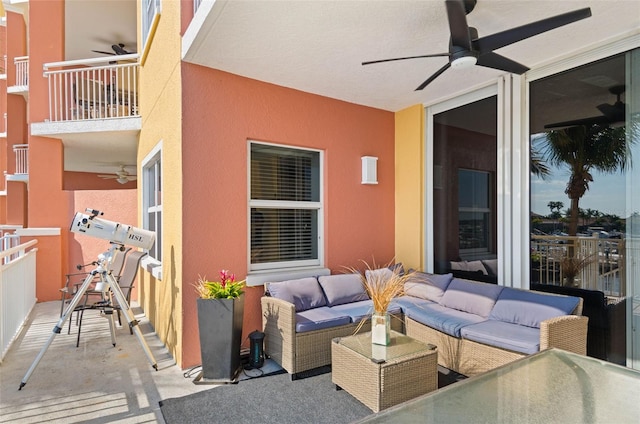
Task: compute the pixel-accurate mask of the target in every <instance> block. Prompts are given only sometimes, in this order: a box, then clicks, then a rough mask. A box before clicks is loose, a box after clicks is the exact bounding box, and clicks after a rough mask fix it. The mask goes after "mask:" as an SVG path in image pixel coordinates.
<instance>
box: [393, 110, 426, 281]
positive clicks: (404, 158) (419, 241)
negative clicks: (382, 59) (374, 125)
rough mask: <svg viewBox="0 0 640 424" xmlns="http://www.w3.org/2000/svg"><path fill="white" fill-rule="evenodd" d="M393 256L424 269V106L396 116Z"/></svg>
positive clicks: (407, 264) (416, 267)
mask: <svg viewBox="0 0 640 424" xmlns="http://www.w3.org/2000/svg"><path fill="white" fill-rule="evenodd" d="M395 161H396V162H395V181H396V187H395V191H396V199H395V203H396V215H395V217H396V218H395V220H396V221H395V230H396V233H395V252H396V253H395V254H396V261H397V262H402V263H403V264H404V265H405V267H411V268H415V269H419V270H423V269H424V265H425V264H424V263H423V260H424V254H423V252H424V240H423V239H424V231H423V222H424V219H423V216H424V187H423V185H424V107H423V106H422V105H415V106H411V107H408V108H406V109H403V110H401V111H399V112H396V114H395Z"/></svg>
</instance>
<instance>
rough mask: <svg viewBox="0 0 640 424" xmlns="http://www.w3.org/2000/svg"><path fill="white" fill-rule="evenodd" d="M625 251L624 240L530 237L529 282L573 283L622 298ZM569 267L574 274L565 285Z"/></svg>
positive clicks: (624, 275)
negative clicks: (572, 268) (530, 260)
mask: <svg viewBox="0 0 640 424" xmlns="http://www.w3.org/2000/svg"><path fill="white" fill-rule="evenodd" d="M625 249H626V243H625V240H624V239H605V238H598V237H597V236H595V237H569V236H567V237H562V236H537V235H536V236H532V238H531V259H532V262H531V279H532V282H538V283H542V284H553V285H563V284H573V285H577V286H579V287H580V288H583V289H588V290H599V291H602V292H604V293H605V294H606V295H608V296H615V297H622V296H625V293H626V261H625ZM568 259H569V260H568ZM571 267H574V268H576V269H577V274H576V275H575V279H574V281H571V282H567V281H566V280H567V276H568V269H567V268H571Z"/></svg>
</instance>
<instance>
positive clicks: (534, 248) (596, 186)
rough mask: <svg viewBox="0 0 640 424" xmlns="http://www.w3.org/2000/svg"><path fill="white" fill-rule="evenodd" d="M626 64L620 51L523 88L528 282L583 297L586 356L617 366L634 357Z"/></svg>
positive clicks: (629, 76) (630, 88) (634, 190)
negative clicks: (527, 182)
mask: <svg viewBox="0 0 640 424" xmlns="http://www.w3.org/2000/svg"><path fill="white" fill-rule="evenodd" d="M632 63H633V62H632V55H631V53H622V54H619V55H616V56H612V57H609V58H606V59H603V60H600V61H597V62H593V63H590V64H587V65H583V66H580V67H577V68H574V69H571V70H568V71H565V72H562V73H559V74H555V75H552V76H549V77H546V78H542V79H539V80H536V81H532V82H531V83H530V86H529V90H530V163H531V169H530V172H531V199H530V205H531V210H530V220H531V221H530V222H531V224H530V228H531V244H530V248H531V288H532V289H534V290H544V291H550V292H556V293H562V294H570V295H579V296H582V297H583V298H584V299H585V302H588V305H587V309H585V312H586V311H589V312H588V313H589V314H592V316H590V317H589V319H590V327H589V336H588V345H587V354H588V355H589V356H594V357H597V358H601V359H604V360H607V361H610V362H614V363H618V364H621V365H630V364H631V361H628V358H631V357H632V356H633V354H631V353H630V352H631V349H630V347H631V344H632V343H633V341H632V337H631V326H630V325H629V324H630V322H631V320H630V319H629V318H630V314H629V312H630V311H631V309H632V308H631V305H630V304H629V303H630V302H633V299H634V297H635V296H633V293H634V292H635V293H637V290H638V288H637V287H634V285H637V284H638V282H637V278H634V277H632V278H633V279H632V280H629V277H630V276H631V275H632V273H633V272H634V271H632V268H633V267H634V266H637V265H634V264H637V263H638V261H639V259H640V257H639V255H638V250H637V249H634V248H633V247H632V246H633V245H634V244H635V243H636V241H634V240H635V239H636V238H637V236H634V235H633V232H632V229H633V227H634V225H635V224H634V216H635V215H637V214H638V211H639V210H640V209H639V208H638V207H637V204H638V196H639V195H638V192H639V190H640V189H639V188H638V187H639V186H638V184H637V179H636V183H635V186H634V185H633V184H630V181H631V180H630V178H629V177H630V175H633V174H637V172H638V171H637V169H638V165H637V163H636V162H637V161H638V160H640V154H638V148H639V147H640V146H638V144H639V142H638V139H637V125H638V122H637V119H638V118H637V112H638V109H635V111H636V114H635V115H634V113H633V108H634V107H635V108H637V105H636V106H633V105H632V103H633V101H632V97H633V95H632V94H631V93H634V92H637V91H638V90H639V88H640V87H638V86H637V83H636V84H634V79H633V77H634V76H635V78H636V79H637V78H638V77H639V76H640V75H638V67H637V66H636V68H635V71H632V72H629V70H630V69H633V66H632ZM630 94H631V95H630ZM633 119H635V120H636V121H635V122H633V121H632V120H633ZM634 128H636V129H635V130H634ZM635 272H636V273H635V275H636V276H637V275H638V274H637V271H635ZM634 280H635V281H634ZM636 296H637V295H636ZM634 308H635V306H634ZM636 343H637V342H636ZM636 351H637V349H636ZM630 366H632V365H630Z"/></svg>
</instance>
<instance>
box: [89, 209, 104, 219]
mask: <svg viewBox="0 0 640 424" xmlns="http://www.w3.org/2000/svg"><path fill="white" fill-rule="evenodd" d="M85 212H87V213H90V214H91V218H89V219H92V218H94V217H96V216H99V215H104V212H100V211H99V210H97V209H91V208H87V209H86V210H85Z"/></svg>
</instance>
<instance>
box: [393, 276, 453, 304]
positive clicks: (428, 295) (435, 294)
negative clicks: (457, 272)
mask: <svg viewBox="0 0 640 424" xmlns="http://www.w3.org/2000/svg"><path fill="white" fill-rule="evenodd" d="M452 278H453V274H428V273H426V272H415V273H414V274H413V275H412V276H411V278H410V279H409V280H408V281H407V282H406V283H404V293H405V294H406V295H407V296H414V297H419V298H420V299H427V300H432V301H434V302H439V301H440V299H441V298H442V296H443V295H444V292H445V290H446V289H447V286H448V285H449V283H450V282H451V279H452Z"/></svg>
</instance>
